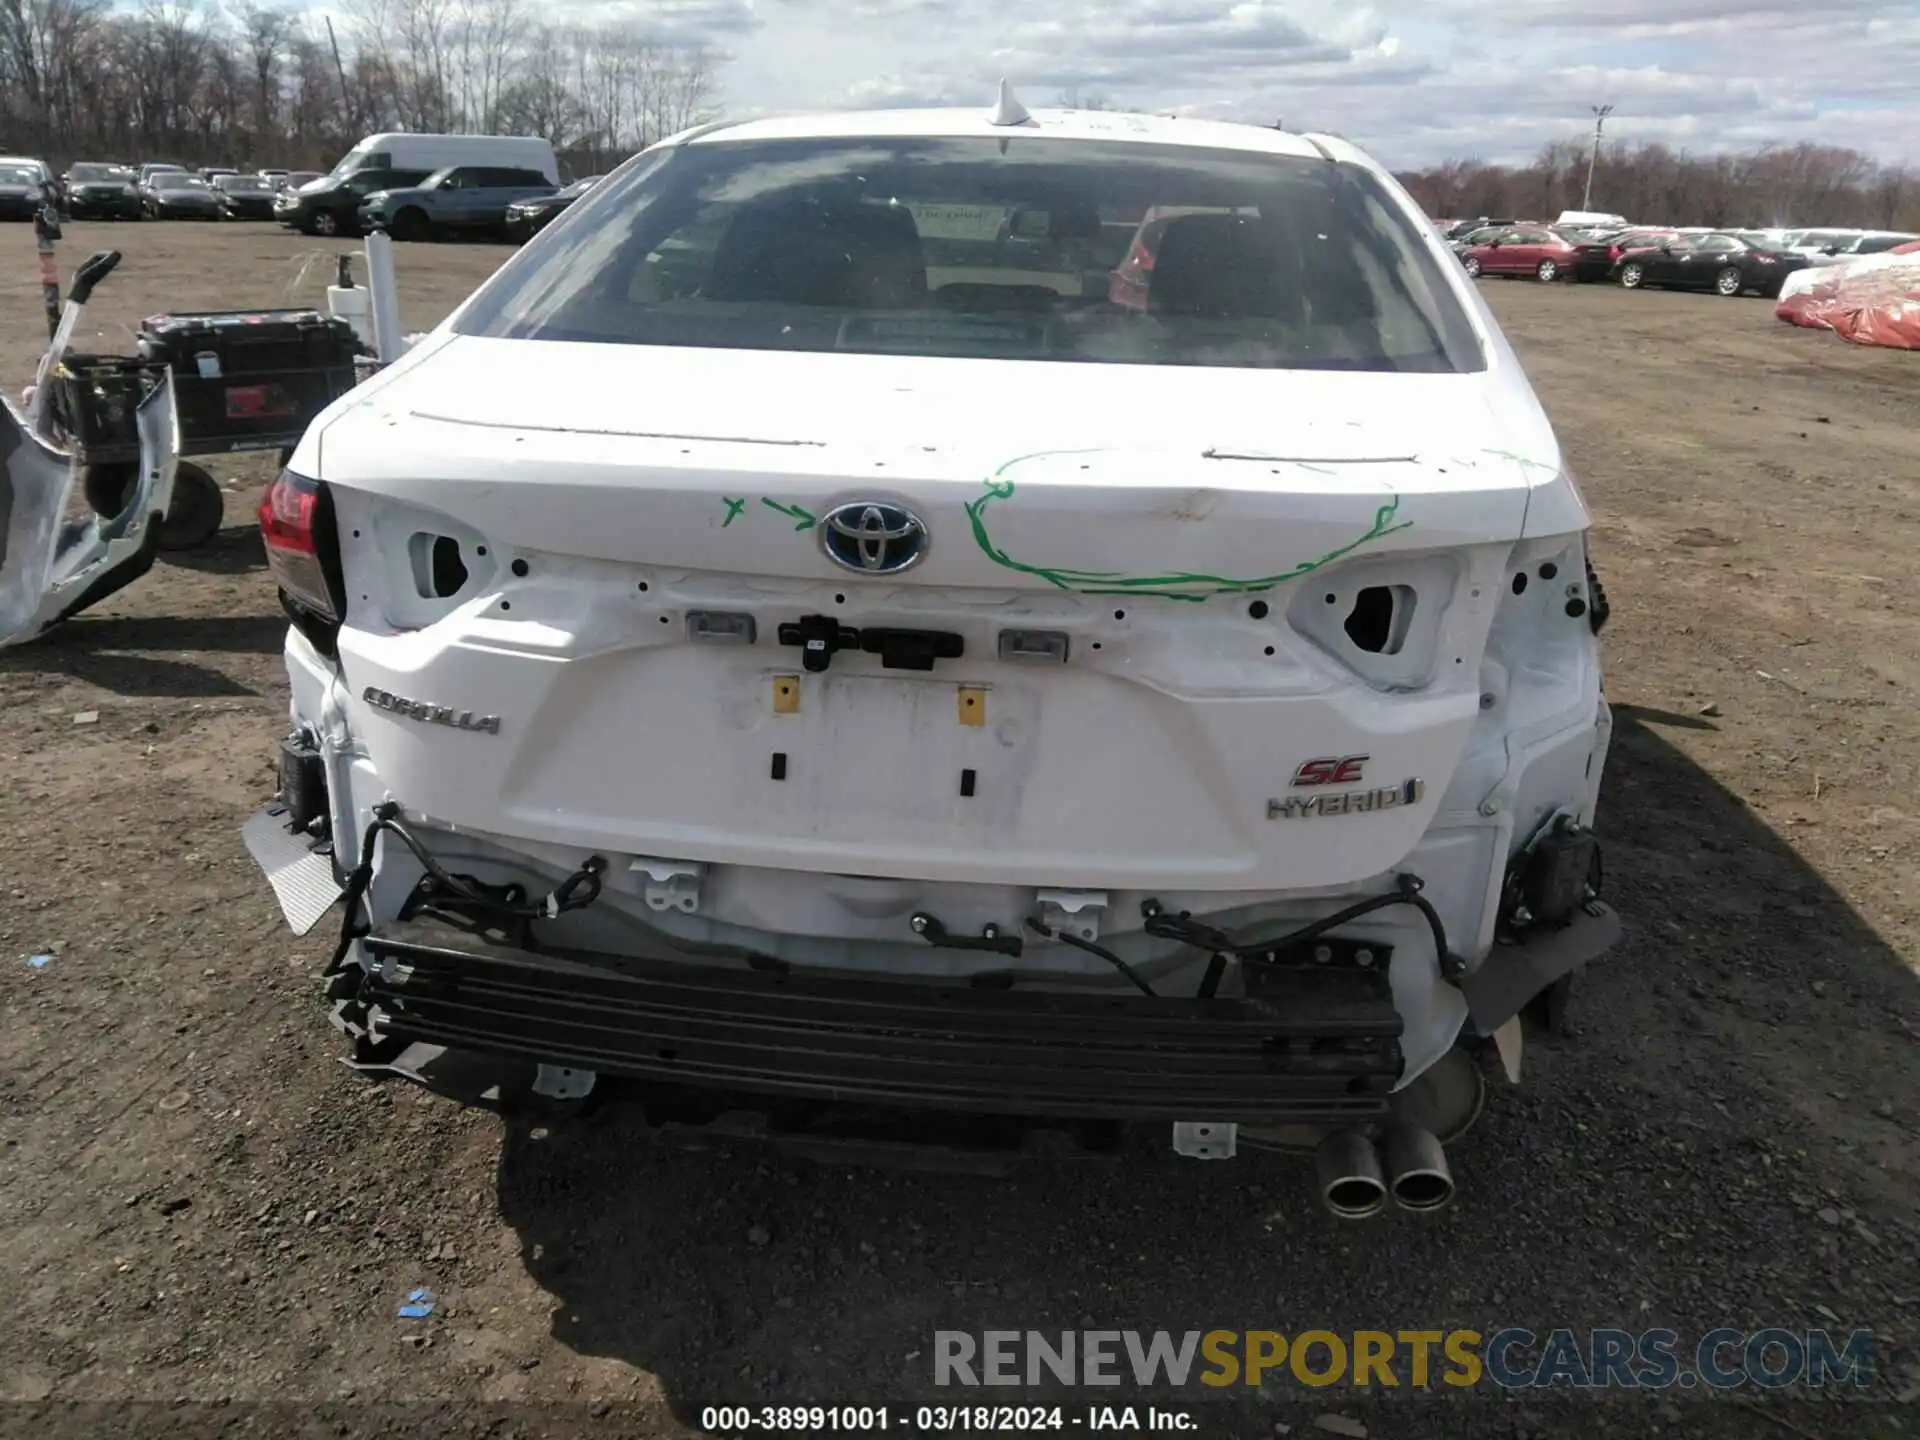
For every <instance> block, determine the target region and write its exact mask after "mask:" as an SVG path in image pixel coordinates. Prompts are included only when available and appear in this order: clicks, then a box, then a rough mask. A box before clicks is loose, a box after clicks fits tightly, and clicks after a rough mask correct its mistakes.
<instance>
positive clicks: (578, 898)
mask: <svg viewBox="0 0 1920 1440" xmlns="http://www.w3.org/2000/svg"><path fill="white" fill-rule="evenodd" d="M368 828H369V829H384V830H387V831H389V832H391V833H392V834H394V835H397V836H399V837H400V842H401V843H402V844H403V845H405V846H406V847H407V849H409V850H411V851H412V852H413V858H414V859H416V860H418V861H419V862H420V865H421V868H423V869H424V870H425V871H426V872H427V873H428V874H429V875H431V876H432V877H433V878H434V881H435V882H436V883H437V884H440V885H443V886H445V887H446V888H447V889H448V890H451V891H452V892H453V893H454V894H455V895H456V896H458V897H459V898H460V899H462V900H465V901H466V902H467V903H468V904H469V905H472V906H474V907H475V908H477V909H480V910H485V911H490V912H492V913H493V914H495V915H497V916H501V917H503V918H506V919H510V920H540V919H551V918H552V917H553V916H555V915H559V914H561V913H562V912H564V911H567V910H582V909H585V908H586V907H587V906H589V905H591V904H592V903H593V902H594V901H595V900H597V899H599V898H600V872H601V871H602V870H604V869H605V868H606V865H607V862H606V861H605V860H603V859H602V858H601V857H600V856H598V855H590V856H588V857H587V859H586V862H585V863H584V864H582V865H581V867H580V868H579V869H578V870H576V871H574V872H573V873H572V874H571V875H569V876H568V877H567V878H566V879H565V880H562V881H561V882H560V884H559V885H558V886H556V887H555V888H554V891H553V893H552V894H551V895H549V896H548V897H547V898H546V899H544V900H538V901H533V902H531V903H528V904H524V905H515V904H513V903H511V902H509V901H506V900H501V899H499V898H498V897H497V896H493V895H486V894H482V893H481V892H480V891H478V890H476V889H474V888H473V886H472V885H471V884H470V883H469V882H468V881H467V880H466V879H465V878H464V877H462V876H459V875H454V874H451V873H449V872H448V871H447V870H445V869H443V868H441V866H440V863H439V862H438V861H436V860H435V859H434V858H433V856H432V855H430V854H428V853H427V849H426V847H425V846H424V845H422V844H421V843H420V842H419V841H418V840H417V839H415V838H414V835H413V832H412V831H410V830H408V829H407V827H406V826H405V825H403V824H401V823H400V821H399V820H398V819H396V818H394V817H392V816H387V817H381V816H378V815H376V816H375V818H374V821H373V824H372V825H371V826H370V827H368ZM582 890H584V891H585V893H584V894H581V893H579V892H580V891H582Z"/></svg>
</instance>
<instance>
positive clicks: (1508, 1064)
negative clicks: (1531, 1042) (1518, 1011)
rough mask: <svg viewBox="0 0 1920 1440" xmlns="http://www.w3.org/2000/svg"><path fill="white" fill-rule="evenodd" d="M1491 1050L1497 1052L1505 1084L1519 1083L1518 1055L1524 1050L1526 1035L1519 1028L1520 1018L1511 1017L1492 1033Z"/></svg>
mask: <svg viewBox="0 0 1920 1440" xmlns="http://www.w3.org/2000/svg"><path fill="white" fill-rule="evenodd" d="M1493 1048H1494V1049H1495V1050H1496V1051H1498V1052H1499V1055H1500V1068H1501V1069H1502V1070H1504V1071H1506V1075H1507V1083H1508V1084H1509V1085H1518V1084H1519V1083H1520V1054H1521V1051H1523V1050H1524V1049H1525V1048H1526V1034H1525V1032H1524V1030H1523V1029H1522V1028H1521V1024H1520V1017H1519V1016H1518V1015H1515V1016H1512V1017H1511V1018H1510V1019H1508V1021H1507V1023H1506V1024H1504V1025H1502V1026H1501V1027H1500V1028H1499V1029H1498V1030H1496V1031H1494V1032H1493Z"/></svg>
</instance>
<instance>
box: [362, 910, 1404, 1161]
mask: <svg viewBox="0 0 1920 1440" xmlns="http://www.w3.org/2000/svg"><path fill="white" fill-rule="evenodd" d="M362 945H363V946H364V955H365V960H364V962H363V963H362V964H361V965H359V966H354V965H352V964H349V965H348V966H346V967H344V969H343V970H342V971H341V972H340V973H338V974H337V975H336V977H335V985H334V989H333V991H332V993H333V995H334V996H335V997H336V998H337V999H340V1000H345V1001H347V1002H348V1003H349V1005H350V1006H351V1007H352V1008H354V1009H356V1010H359V1011H361V1013H363V1014H364V1016H365V1018H366V1022H367V1024H368V1027H369V1029H370V1031H371V1033H372V1036H373V1037H374V1038H376V1039H377V1040H378V1041H380V1042H382V1044H383V1045H384V1044H385V1043H386V1042H393V1043H408V1044H410V1043H414V1042H424V1043H427V1044H431V1045H440V1046H444V1047H446V1048H447V1049H449V1050H455V1051H462V1050H464V1051H471V1052H478V1053H483V1054H490V1055H494V1056H500V1057H507V1058H513V1059H517V1060H521V1061H526V1062H532V1063H535V1064H540V1065H548V1066H557V1067H567V1068H570V1069H577V1070H591V1071H595V1072H598V1073H600V1074H602V1075H619V1076H627V1077H633V1078H638V1079H645V1080H652V1081H669V1082H673V1083H676V1084H679V1085H683V1086H694V1087H702V1088H713V1089H725V1090H734V1091H747V1092H758V1093H761V1094H771V1095H782V1096H794V1097H814V1098H823V1099H825V1098H831V1099H835V1100H840V1101H846V1102H860V1103H867V1104H874V1105H889V1106H902V1107H912V1108H929V1109H937V1110H943V1111H956V1112H971V1113H985V1114H998V1115H1030V1116H1041V1115H1045V1116H1058V1117H1069V1118H1078V1119H1089V1120H1103V1119H1111V1120H1128V1121H1179V1120H1185V1119H1189V1118H1191V1117H1192V1116H1195V1115H1208V1116H1219V1117H1221V1118H1223V1119H1232V1120H1234V1121H1238V1122H1241V1123H1261V1122H1264V1123H1279V1122H1290V1123H1314V1124H1328V1123H1331V1124H1362V1123H1366V1122H1368V1121H1372V1120H1377V1119H1378V1118H1380V1117H1381V1116H1382V1115H1384V1114H1385V1112H1386V1097H1387V1094H1388V1092H1389V1090H1390V1089H1391V1087H1392V1086H1393V1084H1394V1083H1395V1082H1396V1081H1397V1080H1398V1079H1399V1076H1400V1072H1401V1068H1402V1057H1401V1050H1400V1043H1399V1037H1400V1034H1401V1028H1402V1027H1401V1020H1400V1016H1399V1014H1398V1012H1397V1011H1396V1010H1395V1009H1394V1005H1393V999H1392V995H1391V992H1390V990H1389V987H1388V984H1387V978H1386V975H1385V974H1384V967H1379V968H1377V969H1371V970H1369V969H1361V968H1357V967H1352V968H1350V967H1344V966H1316V967H1312V968H1308V967H1300V968H1298V969H1290V970H1289V971H1288V973H1287V975H1286V977H1285V982H1284V984H1274V983H1272V979H1277V978H1278V977H1271V978H1270V980H1269V983H1268V984H1267V985H1265V986H1263V987H1262V988H1263V990H1264V991H1265V993H1263V994H1262V995H1260V996H1257V997H1251V998H1237V997H1236V998H1215V999H1206V1000H1201V999H1179V998H1172V997H1161V998H1154V999H1149V998H1147V997H1145V996H1140V995H1136V994H1132V993H1117V992H1107V993H1086V992H1073V991H1059V990H1051V991H1048V990H1038V989H1014V990H1004V989H984V988H979V987H972V986H946V985H932V984H926V983H922V982H918V981H900V980H891V979H876V978H868V977H850V976H848V975H847V974H845V973H844V972H841V973H827V974H821V973H808V972H802V971H797V970H787V971H784V972H769V971H764V970H757V969H748V968H733V967H730V966H724V965H717V964H713V963H706V964H694V963H687V962H685V961H680V960H672V959H658V958H648V959H636V958H632V957H627V956H613V955H599V954H588V953H582V952H578V951H574V952H567V953H565V954H554V953H536V952H533V951H530V950H525V949H520V948H516V947H514V946H511V945H504V944H495V943H492V942H490V941H488V940H485V939H482V938H479V937H477V936H475V935H473V934H471V933H470V932H468V931H465V930H463V929H461V928H460V927H458V926H455V925H449V924H447V923H445V922H444V921H441V920H437V919H433V918H423V919H412V920H401V921H395V922H392V923H389V924H385V925H380V926H376V927H374V928H373V929H372V930H371V931H369V932H368V933H367V934H366V935H365V936H364V937H363V938H362Z"/></svg>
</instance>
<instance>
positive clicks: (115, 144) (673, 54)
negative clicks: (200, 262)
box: [0, 0, 717, 174]
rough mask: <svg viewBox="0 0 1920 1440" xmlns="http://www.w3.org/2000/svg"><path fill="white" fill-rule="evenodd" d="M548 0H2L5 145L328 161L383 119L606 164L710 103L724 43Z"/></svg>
mask: <svg viewBox="0 0 1920 1440" xmlns="http://www.w3.org/2000/svg"><path fill="white" fill-rule="evenodd" d="M543 13H544V12H543V9H542V8H541V7H537V6H536V5H535V4H534V3H532V0H349V4H348V7H347V10H346V17H345V19H344V21H343V23H341V24H338V25H331V26H330V25H329V24H328V23H327V22H326V21H325V19H324V18H321V19H315V18H313V17H312V16H310V15H307V14H302V13H298V12H294V11H290V10H284V9H279V8H274V7H272V6H270V5H266V4H261V3H259V0H233V3H232V4H230V5H229V6H228V7H227V8H217V7H216V6H215V5H214V4H212V3H207V0H181V3H161V0H146V5H145V8H144V9H137V10H131V11H129V10H127V9H124V8H121V7H120V6H118V5H116V4H115V3H114V0H0V154H14V155H19V154H26V155H34V156H38V157H40V158H43V159H45V160H47V161H48V162H49V163H50V164H52V165H53V166H54V167H55V168H56V169H63V168H65V166H67V165H69V164H71V163H73V162H74V161H77V160H106V161H116V162H119V163H123V164H139V163H141V162H142V161H147V160H169V161H173V162H175V163H178V164H183V165H190V166H199V165H213V164H227V165H234V166H237V167H240V168H249V169H250V168H256V167H259V166H263V165H279V166H282V167H284V168H287V169H293V170H299V169H321V170H324V169H328V168H330V167H331V166H332V165H333V163H334V162H335V161H336V160H338V159H339V158H340V156H341V155H342V154H344V153H345V152H346V151H347V150H348V149H349V148H350V147H351V146H352V145H353V144H354V143H355V142H356V141H358V140H359V139H360V138H361V137H362V136H364V135H369V134H375V133H378V132H380V131H386V130H413V131H435V132H453V133H474V134H511V135H542V136H545V137H546V138H547V139H549V140H551V141H552V142H553V144H554V148H555V149H556V150H558V151H560V152H561V154H562V156H563V158H565V159H566V160H568V161H569V162H570V163H571V165H572V168H574V169H575V170H577V171H579V172H580V173H583V174H584V173H597V172H600V171H604V170H606V169H608V168H610V167H611V166H612V165H613V164H615V163H617V162H618V161H619V160H621V159H624V158H625V157H626V156H628V155H630V154H633V153H634V152H636V151H638V150H641V149H644V148H645V147H646V146H647V145H648V144H650V143H652V142H653V141H654V140H656V139H658V138H660V137H661V136H662V135H669V134H672V133H673V132H674V131H676V130H680V129H684V128H686V127H687V126H688V125H692V124H696V123H698V122H699V121H700V120H702V119H705V118H707V116H708V115H709V114H710V113H711V112H712V110H713V107H714V104H715V101H716V99H717V91H716V65H715V62H714V59H713V57H712V56H711V55H709V54H708V53H707V52H705V51H703V50H700V49H697V48H689V47H683V46H675V45H669V44H662V43H659V42H657V41H656V40H654V39H653V38H651V37H650V36H649V34H648V33H647V32H646V31H645V30H643V29H641V28H640V26H639V25H638V24H637V23H635V22H632V21H628V22H625V23H620V22H613V23H607V24H600V25H580V24H571V25H560V24H554V23H550V22H549V21H547V20H545V19H543V18H541V17H542V15H543Z"/></svg>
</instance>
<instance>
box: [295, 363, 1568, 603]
mask: <svg viewBox="0 0 1920 1440" xmlns="http://www.w3.org/2000/svg"><path fill="white" fill-rule="evenodd" d="M423 358H424V359H425V362H426V363H423V364H420V365H418V366H413V367H408V373H406V374H404V375H402V376H399V377H396V379H395V381H394V383H392V384H390V385H387V386H384V387H380V388H378V389H377V390H376V391H375V392H374V393H373V394H371V395H370V396H368V397H367V398H365V399H364V400H363V401H362V402H361V403H360V404H359V405H356V406H353V407H351V408H349V409H347V410H346V411H345V412H344V413H343V415H342V416H341V418H340V420H339V421H337V422H336V423H334V424H333V425H332V426H330V427H329V428H328V429H327V430H326V431H325V432H324V435H323V437H322V451H321V453H322V456H323V465H324V467H325V470H326V472H327V477H328V478H329V479H334V478H336V477H337V478H338V480H339V482H340V483H345V484H349V485H366V486H368V487H370V488H373V489H377V490H379V491H381V492H382V493H385V494H389V495H392V496H394V497H395V498H398V499H404V500H408V501H411V502H415V503H418V504H420V505H423V506H427V507H431V508H436V509H442V510H445V511H446V512H448V513H450V514H453V515H457V516H459V517H460V518H461V519H463V520H464V521H466V522H467V523H469V524H471V525H474V526H475V527H477V528H478V529H480V530H482V531H484V532H485V533H487V534H489V535H491V536H493V537H494V539H495V540H496V541H498V542H501V543H510V544H513V545H515V546H518V547H522V548H527V549H533V550H544V551H549V552H553V553H557V554H563V555H571V556H579V557H588V558H593V559H602V560H610V561H621V562H627V563H633V564H642V565H655V566H673V567H675V568H680V569H687V570H714V571H721V572H727V573H748V574H754V575H762V576H780V577H787V578H811V579H831V578H832V577H835V576H837V575H840V574H842V572H841V571H840V570H839V569H837V568H836V567H835V566H834V565H833V564H832V563H831V562H830V561H829V560H828V558H827V557H826V555H825V553H824V552H823V548H822V545H821V543H820V541H821V529H822V521H823V517H824V516H825V515H826V514H827V512H828V511H829V510H830V509H832V508H833V507H834V506H836V505H839V504H843V503H849V502H864V501H870V500H871V501H879V502H883V503H887V504H893V505H900V506H903V507H905V508H907V509H908V510H910V511H912V512H913V514H914V515H916V516H917V517H918V518H919V519H920V520H921V522H922V523H923V524H924V525H925V527H926V531H927V535H928V541H929V543H928V545H927V548H926V554H925V558H924V561H923V562H922V563H919V564H917V565H915V566H914V568H912V569H911V570H908V571H906V572H905V573H903V574H901V575H899V576H894V577H889V578H890V580H892V581H893V582H894V583H906V584H912V585H929V586H991V587H995V588H1001V589H1008V590H1014V591H1026V590H1053V589H1066V590H1074V591H1083V592H1086V591H1100V590H1115V589H1117V590H1119V591H1122V592H1129V591H1142V592H1163V593H1175V592H1180V593H1186V592H1192V593H1219V592H1222V591H1234V592H1238V591H1243V590H1246V591H1258V590H1263V589H1266V588H1269V587H1271V586H1272V585H1274V584H1278V583H1281V582H1282V581H1284V580H1286V579H1290V578H1293V577H1295V576H1297V575H1301V574H1306V573H1309V572H1310V571H1312V570H1313V569H1316V568H1318V567H1319V566H1321V565H1323V564H1327V563H1330V562H1331V561H1333V560H1336V559H1340V558H1343V557H1344V556H1347V555H1350V554H1356V553H1359V552H1361V551H1363V550H1364V551H1366V552H1368V553H1378V552H1382V551H1391V550H1406V549H1417V550H1429V549H1434V548H1441V549H1450V548H1454V547H1457V546H1460V545H1469V544H1483V543H1486V542H1489V541H1498V540H1511V539H1514V538H1516V537H1518V536H1519V535H1520V534H1521V533H1522V530H1523V527H1524V524H1525V517H1526V509H1527V501H1528V496H1529V491H1530V488H1531V486H1533V485H1534V484H1537V483H1539V482H1540V480H1541V479H1542V478H1543V477H1547V476H1551V475H1553V474H1555V473H1557V471H1558V460H1557V455H1556V454H1555V453H1554V451H1553V449H1552V446H1551V441H1550V437H1549V438H1548V440H1547V442H1546V443H1545V444H1541V443H1539V441H1538V439H1537V438H1536V437H1535V436H1534V435H1533V434H1532V433H1531V432H1530V430H1529V427H1527V426H1525V425H1524V424H1522V425H1521V426H1519V427H1517V428H1518V429H1519V430H1520V432H1521V438H1519V439H1516V437H1515V434H1514V431H1515V429H1516V427H1515V425H1514V424H1513V423H1512V420H1511V418H1510V417H1503V418H1506V419H1507V423H1506V424H1504V425H1503V424H1501V423H1500V422H1499V421H1498V420H1497V419H1496V417H1495V415H1494V414H1493V413H1492V410H1491V407H1490V405H1489V402H1488V400H1487V398H1486V395H1487V393H1488V390H1487V387H1486V383H1485V382H1486V379H1487V377H1485V376H1472V375H1466V376H1456V375H1381V374H1353V373H1335V372H1322V373H1313V372H1299V371H1290V372H1273V371H1267V372H1256V371H1246V370H1226V369H1200V368H1177V367H1151V366H1135V365H1110V366H1109V365H1083V364H1049V363H1044V362H1040V363H1009V362H1001V361H992V362H981V361H968V360H946V359H917V358H916V359H904V360H903V359H902V358H900V357H893V356H870V355H817V354H810V355H788V354H779V353H770V352H723V351H704V350H693V349H686V350H672V349H651V348H644V347H618V346H587V345H573V344H564V343H536V342H523V341H501V340H490V339H475V338H468V337H462V338H459V339H456V340H453V341H451V342H450V343H446V344H444V345H443V346H442V347H439V348H436V350H435V352H434V353H433V354H431V355H430V356H427V357H423ZM1525 418H1526V417H1525V415H1524V414H1523V415H1522V417H1521V419H1522V420H1523V421H1524V420H1525ZM1528 450H1531V451H1532V452H1533V453H1534V455H1536V456H1538V457H1539V458H1537V459H1530V458H1527V456H1526V454H1525V453H1523V452H1525V451H1528Z"/></svg>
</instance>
